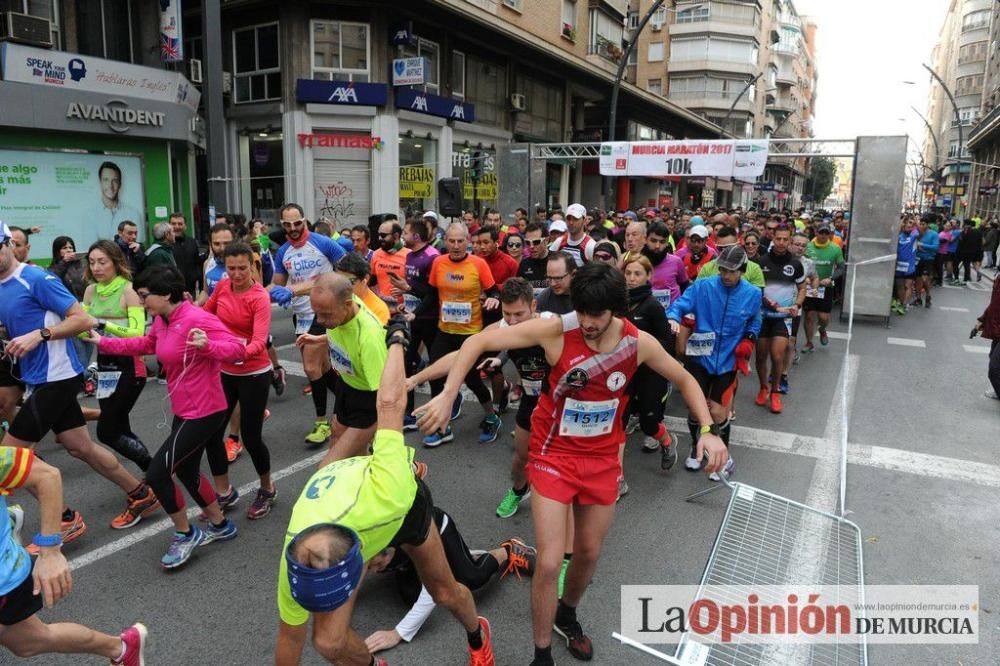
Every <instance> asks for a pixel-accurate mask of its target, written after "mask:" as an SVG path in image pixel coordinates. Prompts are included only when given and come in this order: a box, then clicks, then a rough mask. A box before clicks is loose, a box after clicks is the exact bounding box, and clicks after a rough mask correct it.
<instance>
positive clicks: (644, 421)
mask: <svg viewBox="0 0 1000 666" xmlns="http://www.w3.org/2000/svg"><path fill="white" fill-rule="evenodd" d="M669 390H670V382H668V381H667V380H666V379H664V378H663V377H661V376H660V375H659V374H658V373H656V372H653V371H652V370H650V369H649V368H647V367H646V366H644V365H643V366H639V368H638V369H637V370H636V371H635V375H634V376H633V378H632V403H631V407H630V411H632V413H635V414H638V415H639V427H640V428H642V432H643V434H645V435H646V436H648V437H654V436H656V433H658V432H659V431H660V424H661V423H662V422H663V414H664V412H665V410H666V408H667V401H666V398H667V391H669Z"/></svg>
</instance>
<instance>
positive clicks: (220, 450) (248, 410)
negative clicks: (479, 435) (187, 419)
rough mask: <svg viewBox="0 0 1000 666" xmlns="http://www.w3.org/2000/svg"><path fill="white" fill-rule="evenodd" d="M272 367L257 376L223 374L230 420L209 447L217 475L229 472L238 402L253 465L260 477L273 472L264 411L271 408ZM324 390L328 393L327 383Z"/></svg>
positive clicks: (224, 424)
mask: <svg viewBox="0 0 1000 666" xmlns="http://www.w3.org/2000/svg"><path fill="white" fill-rule="evenodd" d="M272 376H273V374H272V372H271V371H270V370H267V371H265V372H261V373H259V374H256V375H227V374H225V373H223V375H222V390H223V391H224V392H225V394H226V421H225V423H223V424H222V425H221V426H219V429H218V431H217V432H216V433H215V436H214V437H212V442H211V444H209V446H208V466H209V467H210V468H211V470H212V474H214V475H215V476H221V475H222V474H225V473H226V472H227V471H229V462H228V460H227V459H226V444H225V437H226V427H227V426H228V425H229V417H230V416H232V414H233V410H234V409H236V404H237V403H239V405H240V436H241V438H242V441H243V446H244V447H245V448H246V450H247V453H249V454H250V460H252V461H253V468H254V469H255V470H256V471H257V475H258V476H263V475H264V474H269V473H270V472H271V453H270V451H268V450H267V445H266V444H264V439H263V436H262V434H261V433H262V430H263V428H264V410H265V409H266V408H267V397H268V395H269V394H270V392H271V377H272ZM322 393H324V394H325V393H326V386H324V387H323V391H322Z"/></svg>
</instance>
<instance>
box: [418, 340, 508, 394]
mask: <svg viewBox="0 0 1000 666" xmlns="http://www.w3.org/2000/svg"><path fill="white" fill-rule="evenodd" d="M468 338H469V336H468V335H460V334H457V333H445V332H444V331H438V332H437V334H436V335H435V336H434V343H433V344H432V345H431V363H434V362H435V361H437V360H438V359H441V358H444V357H445V356H447V355H448V354H450V353H451V352H453V351H456V350H458V349H459V348H460V347H461V346H462V343H463V342H465V341H466V340H467V339H468ZM444 383H445V380H444V379H435V380H433V381H432V382H431V396H436V395H438V394H439V393H441V391H442V390H443V389H444ZM465 385H466V386H468V387H469V390H470V391H472V392H473V393H475V394H476V400H478V401H479V403H480V404H486V403H488V402H490V401H491V400H493V397H492V395H491V394H490V390H489V389H488V388H486V384H484V383H483V380H482V378H480V376H479V370H478V369H477V368H476V366H475V365H474V366H472V369H471V370H469V374H467V375H466V376H465Z"/></svg>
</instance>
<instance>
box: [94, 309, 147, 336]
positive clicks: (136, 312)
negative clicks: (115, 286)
mask: <svg viewBox="0 0 1000 666" xmlns="http://www.w3.org/2000/svg"><path fill="white" fill-rule="evenodd" d="M104 330H106V331H107V332H108V333H110V334H111V335H113V336H115V337H116V338H137V337H139V336H140V335H142V334H143V333H144V332H145V331H146V310H145V309H143V307H142V306H141V305H130V306H129V307H128V326H121V325H119V324H113V323H111V322H108V323H107V325H105V327H104Z"/></svg>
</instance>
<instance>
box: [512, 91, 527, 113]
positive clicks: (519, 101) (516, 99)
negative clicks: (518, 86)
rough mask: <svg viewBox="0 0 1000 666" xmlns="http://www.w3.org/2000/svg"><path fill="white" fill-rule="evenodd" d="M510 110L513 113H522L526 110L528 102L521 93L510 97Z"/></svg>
mask: <svg viewBox="0 0 1000 666" xmlns="http://www.w3.org/2000/svg"><path fill="white" fill-rule="evenodd" d="M510 108H512V109H514V110H515V111H524V110H525V109H527V108H528V101H527V100H526V99H525V97H524V95H522V94H521V93H513V94H512V95H511V96H510Z"/></svg>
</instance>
